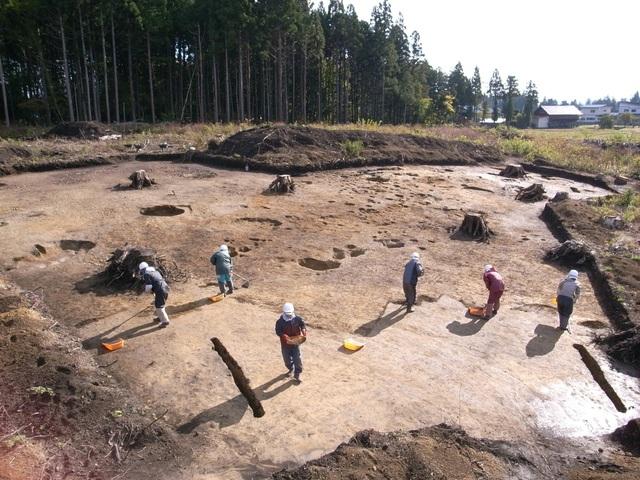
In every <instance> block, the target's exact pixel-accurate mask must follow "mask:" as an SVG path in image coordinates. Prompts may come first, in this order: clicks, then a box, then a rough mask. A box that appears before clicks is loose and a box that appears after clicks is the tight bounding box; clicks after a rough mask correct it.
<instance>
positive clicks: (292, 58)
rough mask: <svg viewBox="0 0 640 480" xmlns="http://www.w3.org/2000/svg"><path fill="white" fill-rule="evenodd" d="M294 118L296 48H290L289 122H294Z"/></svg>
mask: <svg viewBox="0 0 640 480" xmlns="http://www.w3.org/2000/svg"><path fill="white" fill-rule="evenodd" d="M296 120H297V117H296V47H295V45H292V47H291V121H292V122H295V121H296Z"/></svg>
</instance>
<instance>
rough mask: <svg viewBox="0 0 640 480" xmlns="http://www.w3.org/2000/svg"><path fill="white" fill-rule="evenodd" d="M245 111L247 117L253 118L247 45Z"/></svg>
mask: <svg viewBox="0 0 640 480" xmlns="http://www.w3.org/2000/svg"><path fill="white" fill-rule="evenodd" d="M246 52H247V112H246V115H247V117H248V118H249V119H251V118H253V105H252V103H251V102H252V95H251V85H252V83H251V47H250V46H247V49H246Z"/></svg>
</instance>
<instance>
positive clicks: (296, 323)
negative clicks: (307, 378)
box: [276, 303, 307, 383]
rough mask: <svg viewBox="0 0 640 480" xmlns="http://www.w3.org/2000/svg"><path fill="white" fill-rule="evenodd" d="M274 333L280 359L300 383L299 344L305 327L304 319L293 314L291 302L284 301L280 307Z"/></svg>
mask: <svg viewBox="0 0 640 480" xmlns="http://www.w3.org/2000/svg"><path fill="white" fill-rule="evenodd" d="M276 335H278V336H279V337H280V348H281V350H282V359H283V360H284V366H285V367H286V368H287V373H288V374H291V372H293V378H294V380H295V381H296V382H298V383H300V382H301V380H300V374H301V373H302V354H301V353H300V344H301V343H303V342H304V341H305V340H306V338H307V327H306V326H305V324H304V320H303V319H302V318H301V317H299V316H297V315H296V314H295V311H294V308H293V304H292V303H285V304H284V306H283V307H282V315H280V318H278V320H277V321H276Z"/></svg>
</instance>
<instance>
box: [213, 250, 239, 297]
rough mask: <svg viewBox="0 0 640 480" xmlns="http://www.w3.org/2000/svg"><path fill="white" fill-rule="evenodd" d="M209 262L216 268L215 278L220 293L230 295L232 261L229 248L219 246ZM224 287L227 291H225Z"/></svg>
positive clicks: (231, 291) (231, 289)
mask: <svg viewBox="0 0 640 480" xmlns="http://www.w3.org/2000/svg"><path fill="white" fill-rule="evenodd" d="M209 261H210V262H211V264H212V265H213V266H214V267H215V268H216V277H217V280H218V287H219V288H220V293H222V294H223V295H230V294H232V293H233V281H232V279H231V275H232V273H233V260H231V255H230V253H229V247H227V246H226V245H224V244H223V245H220V248H219V249H218V251H217V252H215V253H214V254H213V255H211V258H210V259H209ZM226 287H228V288H229V289H228V290H226Z"/></svg>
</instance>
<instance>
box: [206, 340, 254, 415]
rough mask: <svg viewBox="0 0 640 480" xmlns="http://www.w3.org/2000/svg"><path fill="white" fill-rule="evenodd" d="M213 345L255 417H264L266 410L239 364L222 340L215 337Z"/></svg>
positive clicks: (212, 341)
mask: <svg viewBox="0 0 640 480" xmlns="http://www.w3.org/2000/svg"><path fill="white" fill-rule="evenodd" d="M211 343H213V349H214V350H215V351H216V352H218V355H220V358H221V359H222V361H223V362H224V364H225V365H226V366H227V368H228V369H229V371H230V372H231V376H232V377H233V381H234V383H235V384H236V387H238V390H240V393H241V394H242V396H243V397H244V398H246V399H247V403H249V406H250V407H251V410H253V416H254V417H257V418H260V417H262V416H264V408H262V404H261V403H260V400H258V397H256V394H255V393H254V391H253V389H252V388H251V385H250V382H249V379H248V378H247V377H246V376H245V374H244V372H243V371H242V367H240V365H238V362H236V361H235V359H234V358H233V357H232V356H231V354H230V353H229V351H228V350H227V349H226V348H225V346H224V345H223V344H222V342H221V341H220V339H218V338H217V337H213V338H212V339H211Z"/></svg>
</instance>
